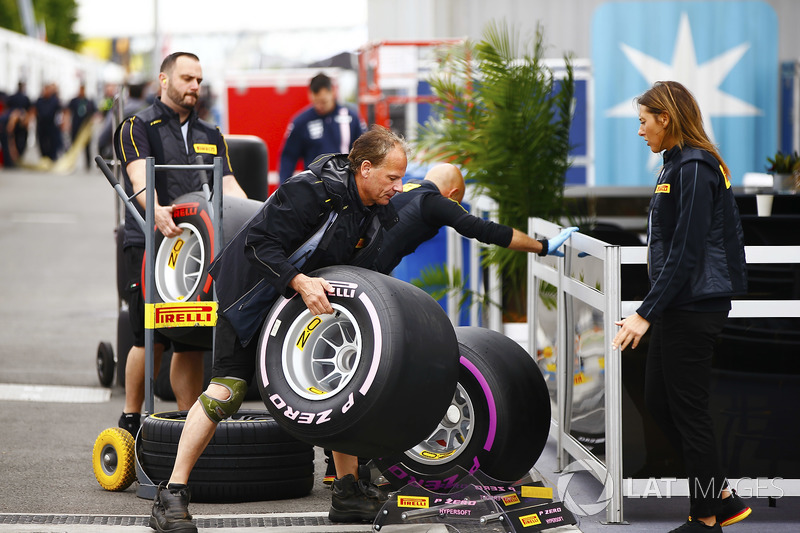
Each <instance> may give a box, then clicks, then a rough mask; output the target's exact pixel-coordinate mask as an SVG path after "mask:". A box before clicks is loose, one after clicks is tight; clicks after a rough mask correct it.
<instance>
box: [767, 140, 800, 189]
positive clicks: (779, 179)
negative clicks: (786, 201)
mask: <svg viewBox="0 0 800 533" xmlns="http://www.w3.org/2000/svg"><path fill="white" fill-rule="evenodd" d="M767 163H769V167H767V172H769V173H770V174H772V179H773V185H772V188H773V190H774V191H776V192H786V191H796V190H797V189H798V185H800V184H799V183H798V182H799V181H800V154H798V153H797V151H796V150H795V151H794V152H793V153H790V154H784V153H783V152H781V151H780V150H778V152H776V153H775V155H774V156H773V157H768V158H767Z"/></svg>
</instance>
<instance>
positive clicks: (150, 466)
mask: <svg viewBox="0 0 800 533" xmlns="http://www.w3.org/2000/svg"><path fill="white" fill-rule="evenodd" d="M185 421H186V412H185V411H168V412H163V413H157V414H155V415H153V416H149V417H147V418H145V419H144V420H143V422H142V431H141V445H140V448H139V460H140V462H141V465H142V469H143V470H144V472H145V473H146V474H147V475H148V477H149V478H150V479H151V480H152V481H153V483H154V484H156V485H157V484H158V483H160V482H161V481H165V480H168V479H169V476H170V474H171V473H172V467H173V465H174V463H175V456H176V455H177V451H178V441H179V440H180V436H181V432H182V431H183V426H184V423H185ZM313 485H314V449H313V447H312V446H311V445H309V444H305V443H303V442H300V441H299V440H297V439H295V438H294V437H292V436H290V435H289V434H288V433H286V432H285V431H284V430H283V429H282V428H281V427H280V426H278V424H277V423H276V422H275V420H274V419H273V418H272V416H271V415H269V414H268V413H267V412H265V411H254V410H244V409H243V410H241V411H239V412H238V413H236V414H235V415H233V416H232V417H231V418H229V419H227V420H224V421H223V422H221V423H219V424H218V425H217V429H216V432H215V434H214V437H213V438H212V439H211V442H210V443H209V445H208V446H207V447H206V449H205V451H204V452H203V455H201V456H200V459H199V460H198V461H197V464H196V465H195V467H194V469H193V470H192V473H191V475H190V476H189V486H190V487H191V490H192V501H196V502H218V503H230V502H248V501H264V500H277V499H285V498H298V497H301V496H305V495H307V494H309V493H310V492H311V489H312V487H313Z"/></svg>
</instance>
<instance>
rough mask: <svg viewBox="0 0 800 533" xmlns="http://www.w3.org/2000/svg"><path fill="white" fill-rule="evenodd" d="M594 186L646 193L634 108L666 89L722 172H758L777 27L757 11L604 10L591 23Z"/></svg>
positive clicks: (773, 130)
mask: <svg viewBox="0 0 800 533" xmlns="http://www.w3.org/2000/svg"><path fill="white" fill-rule="evenodd" d="M592 67H593V70H594V84H595V85H594V94H595V102H594V125H595V126H594V134H595V184H596V185H626V186H631V185H652V184H653V183H654V182H655V174H656V173H657V171H658V168H659V166H660V164H661V158H660V156H659V155H657V154H652V153H651V152H650V149H649V148H648V147H647V145H646V144H645V142H644V140H642V139H641V138H640V137H639V136H638V135H637V131H638V128H639V120H638V109H637V106H636V104H635V102H634V98H635V97H637V96H639V95H640V94H642V93H643V92H644V91H646V90H647V89H648V88H650V87H651V86H652V84H653V83H654V82H656V81H662V80H675V81H678V82H680V83H682V84H684V85H685V86H686V87H687V88H688V89H689V90H690V91H691V92H692V93H693V94H694V96H695V98H696V99H697V101H698V103H699V104H700V110H701V111H702V113H703V117H704V121H705V128H706V133H708V135H709V137H710V138H711V139H712V141H713V142H714V143H716V144H717V145H718V146H719V148H720V152H721V154H722V157H723V158H724V159H725V161H726V162H727V163H728V166H729V168H730V169H731V173H732V174H733V175H732V181H733V184H734V185H741V181H742V176H743V175H744V173H745V172H764V170H765V167H766V164H767V157H768V156H771V155H772V154H774V153H775V151H776V150H777V149H778V78H779V63H778V21H777V17H776V15H775V11H774V10H773V9H772V7H771V6H770V5H769V4H766V3H765V2H756V1H744V2H738V1H737V2H611V3H608V4H604V5H602V6H600V7H599V8H598V9H597V10H596V11H595V13H594V14H593V17H592Z"/></svg>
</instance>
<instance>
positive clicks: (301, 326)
mask: <svg viewBox="0 0 800 533" xmlns="http://www.w3.org/2000/svg"><path fill="white" fill-rule="evenodd" d="M333 309H334V312H333V314H329V315H313V314H311V313H310V312H309V311H305V312H304V313H302V314H301V315H299V316H298V317H297V318H296V319H295V320H294V322H292V325H291V326H290V327H289V329H288V330H287V334H286V339H285V343H284V349H283V357H282V365H283V373H284V376H286V380H287V382H288V384H289V386H290V387H291V389H292V391H294V392H295V393H296V394H297V395H299V396H301V397H303V398H306V399H309V400H322V399H327V398H330V397H331V396H335V395H336V394H338V393H339V392H340V391H341V390H342V389H344V387H345V386H346V385H347V384H348V383H349V382H350V380H351V379H352V378H353V376H354V375H355V374H356V372H357V371H358V366H359V363H360V362H361V348H362V346H363V344H362V337H361V329H360V327H359V325H358V322H357V321H356V320H355V318H354V317H353V315H352V314H350V312H349V311H347V309H345V308H343V307H341V306H340V305H338V304H333Z"/></svg>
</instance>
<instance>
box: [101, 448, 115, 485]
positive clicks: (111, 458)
mask: <svg viewBox="0 0 800 533" xmlns="http://www.w3.org/2000/svg"><path fill="white" fill-rule="evenodd" d="M118 464H119V457H118V456H117V449H116V448H115V447H114V446H112V445H111V444H106V445H105V446H103V449H102V451H101V452H100V468H102V469H103V473H104V474H105V475H107V476H109V477H110V476H113V475H114V474H115V473H116V471H117V466H118Z"/></svg>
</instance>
